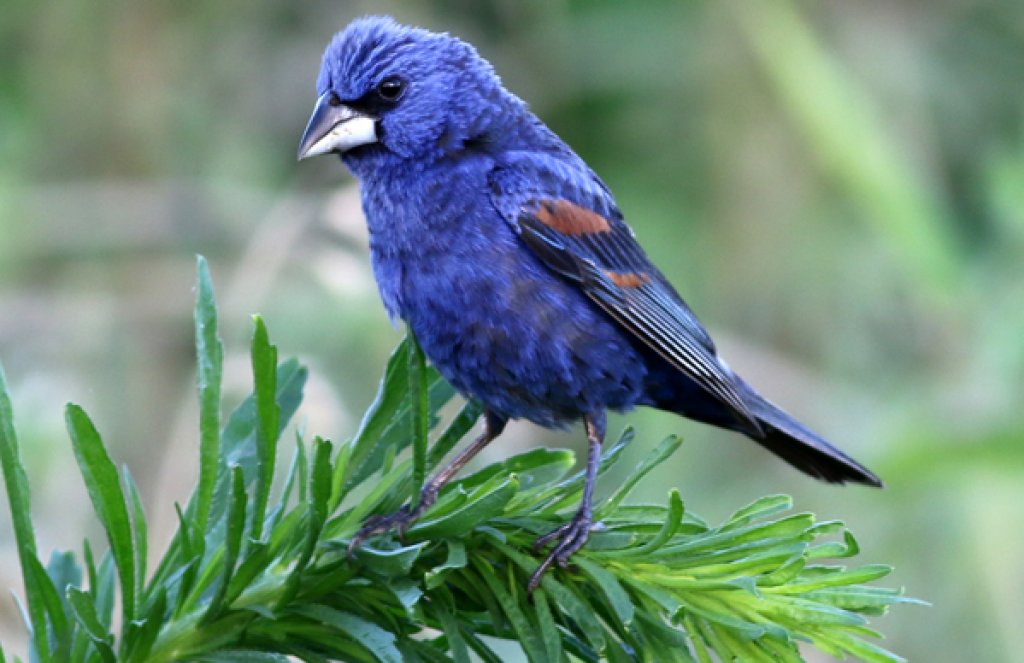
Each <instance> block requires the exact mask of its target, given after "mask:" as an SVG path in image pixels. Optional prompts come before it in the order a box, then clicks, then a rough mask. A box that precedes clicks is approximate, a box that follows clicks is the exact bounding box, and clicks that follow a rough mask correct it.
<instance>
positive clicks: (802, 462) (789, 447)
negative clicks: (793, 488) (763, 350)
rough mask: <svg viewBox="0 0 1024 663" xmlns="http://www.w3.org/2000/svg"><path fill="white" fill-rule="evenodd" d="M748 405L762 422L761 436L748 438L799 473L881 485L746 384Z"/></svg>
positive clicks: (856, 463)
mask: <svg viewBox="0 0 1024 663" xmlns="http://www.w3.org/2000/svg"><path fill="white" fill-rule="evenodd" d="M743 386H744V387H746V390H745V391H746V392H747V393H746V394H744V396H746V397H747V398H746V399H745V400H746V401H747V405H748V407H749V408H750V411H751V412H752V413H753V414H754V416H755V417H757V419H758V421H759V422H760V423H761V428H762V435H761V436H760V437H758V436H757V435H756V434H752V433H748V435H750V437H751V438H752V439H753V440H754V441H755V442H757V443H758V444H760V445H761V446H763V447H764V448H766V449H768V451H771V452H772V453H773V454H775V455H776V456H778V457H779V458H782V459H783V460H784V461H786V462H787V463H789V464H790V465H792V466H793V467H795V468H797V469H798V470H800V471H802V472H806V473H807V474H809V475H811V476H812V477H815V478H817V479H821V480H823V481H828V482H831V483H846V482H847V481H853V482H856V483H863V484H867V485H869V486H877V487H881V486H882V480H881V479H879V478H878V477H877V476H875V474H874V473H873V472H872V471H871V470H869V469H868V468H866V467H864V466H863V465H861V464H860V463H858V462H857V461H855V460H854V459H852V458H850V457H849V456H847V455H846V454H844V453H843V452H842V451H840V450H839V449H836V448H835V447H833V446H832V445H831V444H829V443H828V442H826V441H825V439H824V438H822V437H821V436H820V435H818V434H816V433H814V432H813V431H811V430H810V429H809V428H807V427H806V426H804V425H803V424H801V423H800V422H799V421H797V420H796V419H794V418H793V417H791V416H789V415H788V414H786V413H785V412H783V411H782V410H780V409H779V408H778V407H776V406H775V405H773V404H772V403H771V402H769V401H767V400H765V399H764V398H763V397H762V396H761V395H760V394H758V393H757V392H756V391H754V389H753V388H751V387H750V386H749V385H746V384H743Z"/></svg>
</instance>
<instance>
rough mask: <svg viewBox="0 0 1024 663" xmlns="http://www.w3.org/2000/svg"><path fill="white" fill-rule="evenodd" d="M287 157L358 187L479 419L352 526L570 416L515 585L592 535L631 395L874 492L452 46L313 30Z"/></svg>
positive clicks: (393, 305) (599, 194) (438, 37)
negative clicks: (563, 483) (762, 385)
mask: <svg viewBox="0 0 1024 663" xmlns="http://www.w3.org/2000/svg"><path fill="white" fill-rule="evenodd" d="M317 94H318V95H319V99H318V101H317V104H316V108H315V110H314V111H313V115H312V118H311V119H310V121H309V125H308V126H307V128H306V132H305V135H304V136H303V137H302V141H301V144H300V147H299V158H300V159H304V158H306V157H309V156H313V155H317V154H324V153H329V152H332V153H337V154H340V155H341V160H342V161H343V162H344V163H345V165H346V166H347V167H348V168H349V170H351V171H352V173H353V174H354V175H355V177H356V178H357V179H358V180H359V185H360V190H361V194H362V202H363V209H364V211H365V213H366V220H367V223H368V225H369V231H370V255H371V258H372V263H373V271H374V275H375V276H376V279H377V284H378V286H379V288H380V294H381V298H382V299H383V301H384V306H385V307H386V308H387V310H388V313H389V314H390V315H391V317H392V318H393V319H394V318H401V319H403V320H405V321H406V322H407V323H408V324H409V326H410V327H411V328H412V330H413V332H414V333H415V334H416V337H417V339H418V340H419V342H420V344H421V345H422V347H423V350H424V352H425V353H426V356H427V357H428V358H429V359H430V360H431V361H432V362H433V363H434V365H435V366H436V367H437V369H438V370H439V371H440V372H441V374H442V375H443V376H444V377H445V378H446V379H448V380H449V381H450V382H451V383H452V384H453V385H454V386H455V387H456V388H457V389H458V390H459V391H460V392H461V393H463V394H464V395H466V396H467V397H469V398H474V399H477V400H479V401H480V402H481V403H483V405H484V408H485V427H484V431H483V434H482V435H480V437H479V438H477V439H476V440H475V441H474V442H473V443H472V444H471V445H470V446H469V447H468V448H467V449H466V450H465V451H463V452H462V453H461V454H459V455H458V456H457V457H456V458H455V460H454V461H453V462H452V463H451V465H449V466H448V467H447V468H446V469H445V470H443V471H442V472H440V473H439V474H438V475H437V476H436V477H434V478H433V479H431V480H430V481H429V482H428V484H427V485H426V486H425V488H424V489H423V493H422V494H421V495H420V498H419V501H418V502H417V503H416V506H415V507H410V506H407V507H405V508H403V509H402V510H401V511H399V512H397V513H395V514H391V515H389V516H384V517H376V518H374V519H371V520H369V521H367V522H366V523H365V524H364V527H363V529H362V530H361V531H360V532H359V533H358V534H357V535H356V536H355V537H354V539H353V541H352V544H353V546H355V545H358V544H359V543H360V542H361V541H363V540H365V539H366V538H367V537H369V536H372V535H374V534H377V533H381V532H384V531H387V530H388V529H391V528H398V530H399V531H400V532H401V531H403V530H404V529H405V527H407V526H408V525H409V524H410V523H411V522H412V521H413V520H415V519H416V518H417V517H419V516H420V515H421V514H422V513H423V511H425V510H426V509H427V508H428V507H429V506H430V505H431V504H432V503H433V502H434V501H435V500H436V498H437V494H438V491H439V489H440V488H441V486H442V485H444V483H445V482H446V481H448V480H449V479H450V478H451V477H452V476H453V475H454V474H455V473H456V472H457V471H458V470H459V469H460V468H461V467H462V466H463V465H465V463H466V462H467V461H468V460H469V459H470V458H471V457H472V456H473V455H474V454H476V453H477V452H478V451H480V449H482V448H483V447H484V446H485V445H486V444H487V443H488V442H490V441H491V440H493V439H494V438H495V437H497V436H498V435H499V434H500V433H501V431H502V428H503V427H504V425H505V422H506V421H508V420H509V419H519V418H523V419H528V420H530V421H533V422H535V423H537V424H539V425H541V426H547V427H561V426H566V425H568V424H570V423H572V422H574V421H578V420H580V419H583V420H584V421H585V423H586V431H587V440H588V442H589V452H588V457H587V467H586V488H585V491H584V494H583V499H582V503H581V504H580V507H579V510H578V511H577V513H576V515H575V516H574V517H573V518H572V520H571V521H569V522H568V523H566V524H565V525H563V526H562V527H559V528H558V529H556V530H554V531H553V532H551V533H549V534H547V535H545V536H542V537H540V538H539V539H538V540H537V545H536V548H537V549H539V548H540V547H542V546H545V545H546V544H548V543H551V542H554V543H555V545H554V547H553V549H552V550H551V552H550V554H549V555H548V556H547V558H546V559H545V560H544V561H543V563H542V564H541V565H540V566H539V567H538V569H537V571H536V572H535V573H534V575H533V577H532V578H531V580H530V588H531V590H532V589H533V588H535V587H536V586H537V584H538V583H539V581H540V578H541V576H542V574H543V573H544V572H545V571H546V570H547V569H548V568H549V567H550V566H551V564H552V563H556V562H557V563H558V564H560V565H562V566H565V565H566V563H567V561H568V559H569V557H570V556H571V555H572V554H573V553H575V552H576V551H577V550H579V548H580V547H582V546H583V544H584V543H585V542H586V540H587V536H588V535H589V533H590V531H591V528H592V525H593V523H592V514H591V500H592V491H593V487H594V480H595V476H596V474H597V467H598V461H599V456H600V448H601V443H602V440H603V438H604V433H605V412H606V410H608V409H612V410H616V411H623V410H628V409H630V408H632V407H634V406H636V405H646V406H650V407H655V408H659V409H662V410H668V411H671V412H676V413H678V414H681V415H683V416H685V417H689V418H691V419H696V420H697V421H702V422H705V423H709V424H712V425H715V426H719V427H721V428H726V429H730V430H734V431H738V432H740V433H743V434H745V435H747V436H748V437H750V438H751V439H753V440H754V441H755V442H757V443H758V444H760V445H762V446H764V447H765V448H767V449H768V450H769V451H771V452H772V453H774V454H776V455H778V456H779V457H781V458H782V459H783V460H785V461H787V462H788V463H790V464H792V465H793V466H794V467H796V468H797V469H799V470H802V471H803V472H806V473H807V474H809V475H811V476H813V477H817V478H819V479H823V480H825V481H830V482H835V483H843V482H846V481H854V482H859V483H865V484H869V485H873V486H879V485H881V482H880V481H879V479H878V478H877V477H876V476H875V475H874V474H872V473H871V471H870V470H868V469H867V468H865V467H864V466H862V465H860V464H859V463H857V462H856V461H854V460H853V459H851V458H850V457H848V456H846V455H845V454H844V453H843V452H841V451H839V450H838V449H836V448H835V447H833V446H832V445H830V444H829V443H828V442H826V441H825V440H824V439H822V438H821V437H820V436H818V435H817V434H815V433H813V432H812V431H810V430H808V429H807V428H806V427H804V426H803V425H802V424H800V423H799V422H797V421H796V420H795V419H793V418H792V417H790V416H789V415H787V414H786V413H785V412H783V411H782V410H781V409H779V408H778V407H776V406H775V405H773V404H772V403H770V402H768V401H767V400H765V399H764V398H763V397H762V396H761V395H760V394H758V393H757V392H756V391H755V390H754V389H753V387H751V386H750V385H749V384H747V383H746V382H744V381H743V380H742V379H741V378H740V377H739V376H738V375H736V374H735V373H734V372H733V371H732V370H731V369H730V368H729V366H728V365H727V364H726V363H725V361H723V360H722V359H721V358H720V357H719V356H718V352H717V350H716V349H715V344H714V343H713V342H712V340H711V337H710V336H709V335H708V332H707V331H706V330H705V329H704V327H703V326H702V325H701V323H700V322H699V321H698V320H697V317H696V316H695V315H694V313H693V311H692V310H690V308H689V307H688V306H687V305H686V303H684V302H683V300H682V298H681V297H680V296H679V295H678V294H677V293H676V291H675V289H674V288H673V287H672V285H671V284H670V283H669V282H668V281H667V280H666V279H665V277H664V276H663V275H662V274H661V272H659V271H658V269H657V268H656V267H655V266H654V265H653V264H651V261H650V260H649V259H648V258H647V256H646V255H645V254H644V251H643V249H641V248H640V246H639V244H637V242H636V240H635V239H634V236H633V233H632V231H631V230H630V228H629V226H627V225H626V222H625V221H624V220H623V216H622V213H621V212H620V211H619V208H618V207H617V206H616V204H615V200H614V199H613V197H612V194H611V192H610V191H609V190H608V187H607V186H605V184H604V182H602V181H601V180H600V179H599V178H598V176H597V175H595V174H594V172H593V171H592V170H591V169H590V168H589V167H588V166H587V164H586V163H584V162H583V160H582V159H580V157H579V156H577V155H576V154H575V153H574V152H573V151H572V149H570V148H569V147H568V146H567V145H566V144H565V143H564V142H562V140H561V139H559V138H558V136H556V135H555V134H554V133H553V132H552V131H551V130H550V129H548V128H547V127H546V126H545V125H544V124H543V123H542V122H541V121H540V120H539V119H537V117H536V116H534V115H533V114H532V113H530V111H529V110H528V109H527V107H526V104H525V103H524V102H523V101H522V100H520V99H519V98H518V97H516V96H515V95H513V94H512V93H511V92H509V91H508V90H506V89H505V88H504V87H503V86H502V84H501V81H500V79H499V78H498V76H497V75H496V74H495V73H494V70H493V69H492V67H491V65H490V64H489V63H488V62H487V61H486V60H484V59H483V58H482V57H480V55H479V54H477V52H476V50H475V49H474V48H473V47H472V46H470V45H469V44H467V43H465V42H463V41H460V40H458V39H456V38H454V37H451V36H449V35H447V34H436V33H432V32H428V31H426V30H422V29H419V28H411V27H406V26H402V25H399V24H397V23H395V22H394V21H393V20H391V19H389V18H381V17H369V18H363V19H359V20H357V21H354V22H353V23H351V24H350V25H349V26H348V27H347V28H346V29H345V30H343V31H342V32H340V33H338V34H337V35H336V36H335V37H334V39H333V40H332V41H331V43H330V45H329V46H328V47H327V50H326V52H325V54H324V57H323V64H322V67H321V70H320V76H319V78H318V79H317Z"/></svg>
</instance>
